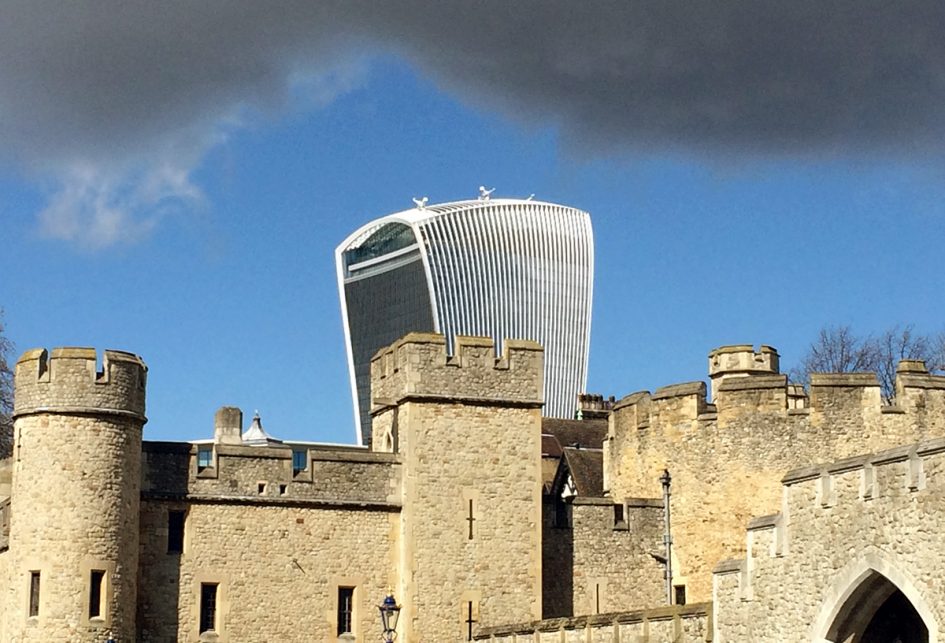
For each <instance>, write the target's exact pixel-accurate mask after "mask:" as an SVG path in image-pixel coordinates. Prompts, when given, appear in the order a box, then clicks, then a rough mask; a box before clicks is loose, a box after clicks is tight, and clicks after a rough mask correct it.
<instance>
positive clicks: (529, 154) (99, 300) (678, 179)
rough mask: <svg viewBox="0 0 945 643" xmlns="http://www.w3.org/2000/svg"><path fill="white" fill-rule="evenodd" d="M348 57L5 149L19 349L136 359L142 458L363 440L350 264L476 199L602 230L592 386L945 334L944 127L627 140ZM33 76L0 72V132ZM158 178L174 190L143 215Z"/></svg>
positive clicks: (0, 261) (2, 292)
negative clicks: (167, 116) (559, 212)
mask: <svg viewBox="0 0 945 643" xmlns="http://www.w3.org/2000/svg"><path fill="white" fill-rule="evenodd" d="M382 41H383V39H382V38H380V37H378V41H377V42H382ZM359 48H360V49H359ZM344 51H345V55H340V54H339V56H338V58H337V60H339V61H342V62H343V64H342V65H341V66H340V67H339V66H328V67H324V66H323V67H319V69H318V71H317V72H310V73H308V75H306V74H305V73H301V72H298V74H297V76H293V77H292V78H291V79H290V80H286V78H287V77H288V76H287V74H288V72H285V70H283V72H284V73H283V76H282V79H283V81H284V82H283V83H282V84H281V85H279V87H280V89H277V90H272V91H271V94H272V96H275V97H274V98H273V97H272V96H270V97H268V98H266V97H265V96H264V97H263V98H261V99H259V95H260V93H263V94H264V93H265V91H264V90H260V89H259V87H260V86H263V87H264V88H265V86H266V85H265V83H264V84H263V85H253V86H252V88H251V89H252V91H250V90H246V89H245V87H243V86H242V85H240V84H239V82H235V83H234V84H233V86H234V87H242V88H243V89H244V90H245V91H246V92H248V93H247V94H246V95H249V94H252V95H253V96H254V97H255V98H253V99H252V100H250V99H247V98H246V95H237V96H236V98H232V97H230V98H226V97H225V98H224V99H220V98H219V96H218V95H214V96H212V97H211V98H212V100H211V99H207V100H208V101H209V102H208V103H207V104H211V103H212V104H217V103H214V102H213V101H222V103H225V104H226V105H227V106H228V107H227V108H226V109H222V108H221V109H220V110H219V111H218V112H212V111H211V112H206V113H204V112H201V111H200V110H191V111H190V112H188V111H187V110H183V111H182V112H181V113H182V114H183V116H182V117H181V118H182V119H183V120H182V122H183V123H184V124H185V125H187V127H182V126H180V123H174V124H171V125H168V124H167V123H164V124H162V122H161V117H160V110H159V107H160V106H156V107H155V109H154V110H153V111H147V112H142V113H138V112H135V113H134V114H133V115H132V116H133V118H131V117H129V123H131V125H132V126H134V124H135V123H136V122H140V123H141V130H142V131H143V130H148V132H149V134H148V136H143V135H142V136H141V137H139V138H135V135H130V138H129V139H128V140H129V141H130V142H129V143H128V144H127V145H125V144H124V143H122V142H116V141H120V140H124V139H120V136H119V132H118V130H117V129H116V130H114V131H112V130H109V129H108V128H106V127H103V129H102V131H101V132H99V133H97V134H96V136H99V137H100V138H101V145H102V150H103V151H99V150H97V148H96V151H95V152H94V153H92V152H89V153H88V154H86V155H84V150H85V149H86V148H88V149H91V148H93V147H96V145H98V143H97V139H90V138H83V136H79V135H76V136H75V141H76V143H75V146H74V147H75V149H78V150H79V152H75V151H74V149H73V148H72V147H70V148H69V149H68V150H66V147H64V146H62V145H60V146H59V147H56V145H57V144H58V141H52V142H49V141H42V140H38V141H36V145H35V146H34V145H32V144H31V141H30V140H27V139H26V138H23V139H22V140H14V139H9V140H13V141H14V142H12V143H9V144H8V145H7V149H6V150H3V152H2V154H0V159H2V164H0V220H2V221H3V223H4V225H3V226H2V228H0V242H2V247H3V251H2V252H0V306H2V307H3V308H4V309H5V322H6V326H7V333H8V336H9V337H10V339H12V340H13V341H14V342H15V344H16V349H17V352H21V351H23V350H25V349H27V348H30V347H34V346H46V347H52V346H59V345H87V346H95V347H98V348H119V349H124V350H130V351H133V352H136V353H139V354H140V355H142V356H143V357H144V359H145V360H146V362H147V363H148V365H149V368H150V376H149V377H150V381H149V397H148V416H149V418H150V421H149V423H148V425H147V427H146V434H145V437H146V438H147V439H173V440H178V439H196V438H205V437H209V436H210V435H211V433H212V422H213V413H214V411H215V409H216V408H217V407H219V406H221V405H237V406H240V407H241V408H242V409H243V411H244V416H245V417H246V420H247V421H248V418H249V417H250V416H251V414H252V412H253V410H255V409H258V410H259V411H260V413H261V414H262V417H263V421H264V424H265V426H266V427H267V429H268V430H269V431H270V432H272V433H273V434H275V435H276V436H277V437H281V438H286V439H297V440H317V441H330V442H353V441H354V439H355V435H354V428H353V418H352V409H351V402H350V391H349V389H348V375H347V367H346V363H345V357H344V350H343V335H342V329H341V317H340V313H339V304H338V294H337V289H336V282H335V273H334V265H333V251H334V248H335V246H336V245H337V244H338V243H339V242H340V241H341V240H342V239H343V238H344V237H345V236H346V235H347V234H348V233H350V232H351V231H352V230H353V229H354V228H356V227H357V226H359V225H360V224H362V223H364V222H365V221H367V220H369V219H371V218H375V217H378V216H381V215H383V214H387V213H391V212H395V211H399V210H402V209H406V208H407V207H410V206H411V205H412V204H411V200H410V199H411V197H415V196H417V197H419V196H429V197H430V200H431V202H439V201H450V200H456V199H464V198H471V197H473V196H475V194H476V190H477V187H478V186H479V185H480V184H484V185H487V186H490V187H492V186H494V187H495V188H496V196H523V197H524V196H527V195H529V194H531V193H535V194H536V195H537V198H539V199H542V200H547V201H554V202H560V203H564V204H567V205H572V206H575V207H578V208H581V209H584V210H587V211H588V212H590V213H591V217H592V222H593V226H594V231H595V237H596V244H595V251H596V283H595V293H594V294H595V298H594V312H593V323H592V342H591V360H590V379H589V383H588V389H589V390H590V391H592V392H599V393H603V394H605V395H616V396H617V397H621V396H623V395H626V394H629V393H631V392H633V391H636V390H641V389H649V390H653V389H655V388H657V387H659V386H663V385H666V384H670V383H674V382H678V381H687V380H693V379H704V378H705V376H706V355H707V353H708V351H709V350H710V349H712V348H714V347H716V346H719V345H722V344H727V343H754V344H756V345H757V344H759V343H768V344H772V345H774V346H775V347H777V348H778V349H779V351H780V353H781V355H782V366H784V367H790V366H791V365H792V364H793V363H794V362H795V361H797V360H798V359H799V357H800V356H801V354H802V353H803V352H804V350H805V349H806V347H807V345H808V344H809V343H810V342H811V341H812V340H813V339H814V338H815V336H816V334H817V332H818V330H819V329H820V328H821V327H822V326H824V325H828V324H849V325H851V326H853V327H854V328H855V329H857V330H858V331H861V332H864V333H867V332H875V331H881V330H883V329H885V328H887V327H890V326H892V325H895V324H914V325H915V327H916V329H917V330H921V331H925V332H937V331H940V330H943V328H945V324H943V322H942V293H943V292H945V288H943V285H945V284H943V281H945V276H943V272H942V271H941V270H939V269H938V265H939V263H940V255H941V252H940V248H941V245H942V239H943V238H945V216H943V215H945V206H943V204H945V198H943V197H945V184H943V164H942V159H941V156H940V155H939V154H938V151H937V150H936V149H935V147H936V146H937V145H940V139H935V136H936V132H937V131H938V130H937V129H936V123H935V122H933V121H929V120H922V119H918V120H917V121H916V123H911V122H909V123H905V124H903V123H898V124H897V125H896V127H893V128H891V131H893V132H894V133H896V132H900V133H901V132H903V131H905V130H908V131H906V133H905V134H902V136H903V137H904V139H907V142H908V143H909V145H906V146H905V147H904V148H897V147H896V146H890V145H888V143H889V140H891V139H889V137H887V138H886V139H884V140H882V141H880V143H878V144H875V145H874V144H872V143H870V144H864V145H860V143H862V142H863V141H864V140H868V139H870V137H869V136H865V135H863V134H862V132H861V131H859V130H856V131H852V133H851V131H847V130H843V131H841V132H840V133H839V134H837V133H836V131H835V132H834V134H836V137H835V138H831V136H830V135H829V134H830V133H829V132H828V133H827V134H825V135H823V137H822V140H827V141H828V143H829V144H826V145H821V144H820V143H817V142H814V143H812V142H811V140H813V139H815V138H816V137H817V136H818V133H817V132H813V133H805V132H796V133H794V134H792V135H791V136H793V137H794V138H793V139H792V141H793V140H795V139H796V141H795V142H797V145H793V144H791V145H785V144H783V141H782V140H781V139H780V138H778V139H777V140H773V139H772V140H773V142H772V141H767V142H765V139H764V136H763V131H764V130H763V125H764V119H759V122H760V123H761V125H757V126H753V127H756V128H762V129H759V132H761V134H759V135H758V144H757V145H755V144H754V143H752V142H751V141H749V142H748V143H746V142H745V140H744V138H743V137H742V134H741V133H739V135H738V136H729V138H725V136H722V135H720V136H722V139H723V141H722V143H721V144H719V143H718V142H717V141H716V140H715V138H714V135H713V137H709V139H711V140H709V139H706V140H707V141H708V142H706V143H705V144H704V145H703V144H701V143H699V138H698V136H695V138H693V135H690V134H687V135H685V136H683V135H682V134H681V135H680V136H678V137H676V136H673V134H672V131H671V128H670V125H665V124H664V125H661V126H660V127H661V128H662V129H659V128H657V129H659V131H656V133H654V132H653V131H647V132H640V131H637V130H635V129H633V128H629V129H628V130H627V131H619V132H618V130H615V132H618V133H615V135H614V139H615V140H614V141H608V140H607V136H606V128H604V133H603V134H601V132H596V131H595V130H594V126H593V124H591V125H588V123H581V122H578V123H577V124H575V122H574V118H575V117H574V113H573V112H572V111H569V110H568V109H564V108H562V110H561V111H557V112H556V111H555V109H556V108H555V105H554V104H553V103H549V105H545V106H538V107H536V108H535V109H534V110H529V109H521V108H517V107H515V105H517V104H518V103H515V100H517V99H515V98H514V92H513V93H512V94H509V95H506V94H505V93H502V92H499V93H498V94H496V95H491V94H490V93H489V89H488V87H486V88H485V89H484V88H483V86H482V85H476V86H475V87H472V88H471V89H470V86H467V85H464V78H465V77H464V76H463V74H462V73H459V72H457V71H456V70H454V69H451V68H450V69H446V71H444V70H443V68H441V67H438V62H439V61H437V60H433V59H430V58H425V57H424V56H425V54H424V53H423V52H422V51H421V52H420V53H417V51H418V50H416V49H411V48H410V47H403V48H401V49H398V48H397V47H395V46H390V47H382V46H379V45H377V44H375V45H371V46H368V45H364V44H362V43H360V42H356V43H355V44H351V45H348V47H347V48H346V49H345V50H344ZM352 52H354V53H355V54H358V55H354V54H352ZM306 55H308V54H306ZM332 60H334V59H332ZM935 60H937V59H935ZM500 62H501V61H500ZM539 64H540V63H539ZM443 65H446V66H447V67H448V63H443ZM291 69H293V70H296V69H297V68H296V67H292V68H291ZM326 69H327V70H328V71H325V70H326ZM293 73H295V72H293ZM473 75H474V74H473ZM299 79H301V80H299ZM313 79H314V80H313ZM17 82H18V81H17V80H16V79H11V78H10V77H7V78H4V77H3V76H2V74H0V113H3V107H4V106H5V105H7V106H9V105H12V104H13V103H10V102H9V101H8V102H6V103H5V102H4V97H5V96H9V95H10V92H11V91H12V90H13V89H16V88H17V87H16V83H17ZM4 84H5V85H6V89H5V90H4V89H3V88H2V87H3V86H4ZM86 87H87V89H88V91H94V87H92V88H88V85H87V84H86ZM921 87H926V89H927V92H926V93H927V94H928V95H929V97H931V98H934V97H937V96H938V95H939V94H938V93H937V92H938V91H939V90H938V89H937V88H934V89H935V91H933V89H930V88H928V87H927V86H926V85H923V84H920V88H921ZM119 89H121V88H119ZM750 90H751V88H749V89H746V91H750ZM44 91H45V90H44ZM602 95H603V96H604V98H603V100H604V101H605V102H606V100H607V98H608V96H609V94H607V93H606V92H604V93H603V94H602ZM227 96H228V95H227ZM510 96H511V97H510ZM51 97H52V98H56V97H57V95H56V93H55V92H53V93H52V94H51ZM58 98H59V99H61V100H67V98H68V96H66V95H65V94H62V95H59V96H58ZM257 99H258V100H257ZM526 99H531V96H527V97H525V98H522V99H521V100H526ZM227 100H228V101H229V102H226V101H227ZM614 100H619V97H615V98H614ZM914 102H915V100H914V98H913V103H914ZM222 103H221V104H222ZM909 104H912V103H909ZM510 105H512V107H510ZM841 107H842V106H841ZM9 109H10V110H12V113H14V114H15V115H16V114H17V112H16V109H17V108H16V107H15V106H14V107H11V108H9ZM628 109H629V108H628ZM838 109H840V107H838ZM20 110H21V111H20V112H19V114H20V117H21V118H22V122H24V123H28V124H33V125H36V126H37V127H38V126H39V125H42V124H43V122H42V121H41V120H37V123H38V124H36V123H33V122H32V121H31V120H30V119H32V118H33V116H32V111H33V110H28V109H22V108H20ZM630 111H631V112H632V110H630ZM8 113H10V112H8ZM600 113H602V114H603V113H604V112H600ZM615 113H616V112H615ZM142 114H143V115H142ZM195 114H196V116H195ZM207 114H209V116H208V115H207ZM633 115H634V114H633V113H631V114H629V115H628V118H630V117H632V116H633ZM53 117H56V115H53ZM609 117H610V116H608V118H609ZM811 117H812V118H814V117H815V115H814V114H812V116H811ZM36 118H37V119H38V118H39V117H36ZM51 118H52V117H51ZM188 118H189V119H190V120H187V119H188ZM640 118H645V115H640ZM890 118H893V117H890ZM149 119H150V120H149ZM151 120H154V121H155V122H151ZM578 120H579V119H578ZM208 123H209V125H208ZM907 126H908V127H907ZM871 127H872V125H871ZM201 128H202V129H201ZM667 128H670V129H667ZM897 128H898V129H897ZM25 129H26V128H24V131H25ZM87 129H88V128H87V127H85V126H81V127H80V126H75V127H73V128H72V129H70V128H68V127H65V126H64V129H63V130H62V133H61V136H60V134H58V133H57V136H59V137H60V138H61V140H68V139H69V137H70V136H71V135H72V134H75V133H76V132H79V131H80V130H81V131H82V132H87ZM93 129H94V128H93ZM709 129H711V127H710V128H709ZM841 129H842V128H841ZM132 131H134V130H132ZM198 131H199V132H201V135H200V136H196V135H194V132H198ZM667 131H669V134H667ZM182 132H183V135H182ZM89 136H92V135H91V134H90V135H89ZM50 137H51V138H52V135H50ZM109 137H114V138H109ZM201 137H202V138H201ZM687 137H688V138H687ZM805 137H808V138H805ZM788 138H790V136H789V137H788ZM893 138H895V137H893ZM90 140H91V141H92V142H91V143H90V142H89V141H90ZM818 140H821V139H818ZM155 141H160V142H161V143H160V144H156V143H155ZM164 141H170V142H171V143H174V145H170V144H169V145H168V146H167V148H166V149H165V147H164V146H163V142H164ZM188 141H189V142H191V143H193V146H192V147H187V146H186V145H183V144H182V142H184V143H186V142H188ZM195 141H196V142H195ZM693 141H695V142H693ZM0 145H2V144H0ZM83 146H84V147H83ZM910 146H911V147H910ZM125 147H127V148H128V149H131V152H128V151H127V150H126V149H124V148H125ZM47 148H48V149H47ZM132 148H133V149H132ZM36 150H41V151H40V152H37V151H36ZM155 150H157V151H155ZM168 150H170V151H168ZM33 152H35V154H34V153H33ZM152 152H153V154H152ZM129 158H130V159H132V160H131V161H127V159H129ZM76 159H79V160H82V161H83V163H84V165H83V164H80V163H78V161H76ZM103 159H104V160H103ZM116 159H117V160H116ZM168 159H172V160H173V162H168ZM126 161H127V162H126ZM175 163H177V165H175ZM76 168H80V169H81V171H79V170H77V169H76ZM129 168H130V169H129ZM155 168H159V169H160V171H161V172H163V174H160V176H161V177H162V178H161V181H163V183H161V182H158V183H159V185H158V188H155V189H156V190H157V191H158V193H159V196H158V197H157V198H150V197H142V196H141V195H142V194H146V193H147V190H148V189H150V188H149V186H153V185H155V184H156V183H155V182H154V181H151V182H149V179H152V178H153V176H156V175H157V174H156V172H157V170H155ZM167 168H170V169H169V170H167ZM165 170H166V171H165ZM89 176H93V177H96V178H95V180H91V179H88V177H89ZM76 177H80V178H76ZM82 177H84V178H82ZM142 177H144V178H142ZM167 177H171V178H167ZM87 179H88V180H87ZM99 179H100V180H99ZM82 181H85V182H84V183H83V182H82ZM96 181H98V183H96ZM90 186H92V187H90ZM95 186H97V187H95ZM102 186H105V187H102ZM76 194H78V196H75V195H76ZM89 195H91V196H89ZM103 202H104V203H106V204H107V206H108V207H106V208H104V210H103V209H101V208H100V209H96V207H98V206H100V205H101V203H103ZM96 204H98V205H96ZM90 231H91V232H90ZM784 370H786V368H785V369H784Z"/></svg>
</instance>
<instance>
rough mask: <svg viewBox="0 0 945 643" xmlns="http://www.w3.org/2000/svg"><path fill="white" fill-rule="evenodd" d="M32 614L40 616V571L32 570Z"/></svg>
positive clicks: (30, 612)
mask: <svg viewBox="0 0 945 643" xmlns="http://www.w3.org/2000/svg"><path fill="white" fill-rule="evenodd" d="M29 614H30V616H39V572H30V611H29Z"/></svg>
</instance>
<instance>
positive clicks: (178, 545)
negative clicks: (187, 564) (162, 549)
mask: <svg viewBox="0 0 945 643" xmlns="http://www.w3.org/2000/svg"><path fill="white" fill-rule="evenodd" d="M183 551H184V512H183V511H168V512H167V553H168V554H180V553H183Z"/></svg>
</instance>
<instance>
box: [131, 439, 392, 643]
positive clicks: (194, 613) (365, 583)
mask: <svg viewBox="0 0 945 643" xmlns="http://www.w3.org/2000/svg"><path fill="white" fill-rule="evenodd" d="M293 448H294V449H295V450H304V451H305V452H306V454H307V457H306V463H307V464H306V467H305V468H304V469H302V470H300V471H294V470H293V466H292V452H293ZM200 449H212V457H211V459H210V463H211V466H208V467H203V468H201V467H199V466H198V456H197V454H198V451H199V450H200ZM143 454H144V458H143V460H144V467H143V472H142V478H143V480H144V483H143V497H144V503H143V507H142V518H141V552H142V553H141V564H140V569H139V575H140V582H139V588H140V593H139V598H138V623H139V635H138V636H139V638H138V640H139V641H155V642H161V643H164V642H170V641H197V640H210V641H221V642H225V641H233V642H240V643H242V642H244V641H246V642H252V641H260V642H262V641H273V640H283V641H301V640H318V641H333V640H339V638H338V636H337V609H338V587H339V586H341V587H354V588H355V596H354V598H355V602H356V609H355V615H354V620H355V628H354V630H353V632H352V633H351V636H350V637H344V638H343V639H340V640H345V641H348V640H351V641H355V640H357V641H370V640H373V638H374V635H375V634H376V630H377V627H378V619H377V605H378V604H379V603H380V602H381V600H383V598H384V596H385V595H386V593H387V592H388V590H389V588H391V587H393V586H395V585H396V580H397V573H396V569H395V565H396V557H395V552H396V551H397V546H396V538H397V535H398V531H397V529H396V525H397V516H398V514H399V511H400V505H399V500H400V496H399V488H400V487H399V485H400V464H399V462H400V460H399V458H398V457H397V456H396V455H394V454H390V453H372V452H370V451H367V450H366V449H362V448H346V447H334V446H317V447H316V446H296V447H292V446H291V445H286V446H270V447H249V446H236V445H223V444H186V443H168V442H145V443H144V445H143ZM169 511H183V512H185V515H186V520H185V543H184V551H183V553H168V512H169ZM211 582H212V583H219V586H218V600H219V610H220V611H219V616H218V619H219V630H218V631H217V633H216V635H215V636H209V635H204V638H203V639H199V632H198V631H197V628H198V623H199V620H198V619H199V590H200V585H201V583H211Z"/></svg>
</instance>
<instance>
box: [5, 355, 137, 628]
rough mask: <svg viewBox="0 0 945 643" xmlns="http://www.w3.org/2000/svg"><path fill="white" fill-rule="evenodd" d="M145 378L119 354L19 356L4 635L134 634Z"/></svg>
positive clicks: (131, 359) (130, 357) (131, 357)
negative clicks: (98, 364)
mask: <svg viewBox="0 0 945 643" xmlns="http://www.w3.org/2000/svg"><path fill="white" fill-rule="evenodd" d="M146 376H147V367H146V366H145V365H144V362H143V361H142V360H141V358H140V357H138V356H137V355H132V354H131V353H124V352H121V351H105V353H104V355H103V357H102V363H101V370H99V369H98V368H97V365H96V354H95V350H94V349H90V348H57V349H54V350H53V351H52V353H51V354H48V353H47V352H46V351H45V350H43V349H35V350H30V351H27V352H26V353H24V354H23V356H22V357H20V359H19V361H18V362H17V364H16V381H15V387H16V388H15V399H14V410H13V417H14V443H13V456H12V458H13V490H12V501H11V508H10V513H11V517H10V567H9V572H10V574H9V586H8V594H7V598H8V601H7V606H8V612H7V618H6V632H5V633H3V636H2V638H3V640H5V641H17V642H24V641H81V642H83V643H84V642H93V641H94V642H97V643H104V642H105V641H106V640H107V639H108V637H109V635H111V637H112V638H113V639H114V640H115V641H117V643H130V642H131V641H134V640H135V605H136V602H137V601H136V598H137V597H136V595H137V570H138V514H139V505H140V485H141V482H140V479H141V431H142V427H143V426H144V423H145V421H146V419H145V416H144V398H145V381H146Z"/></svg>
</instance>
